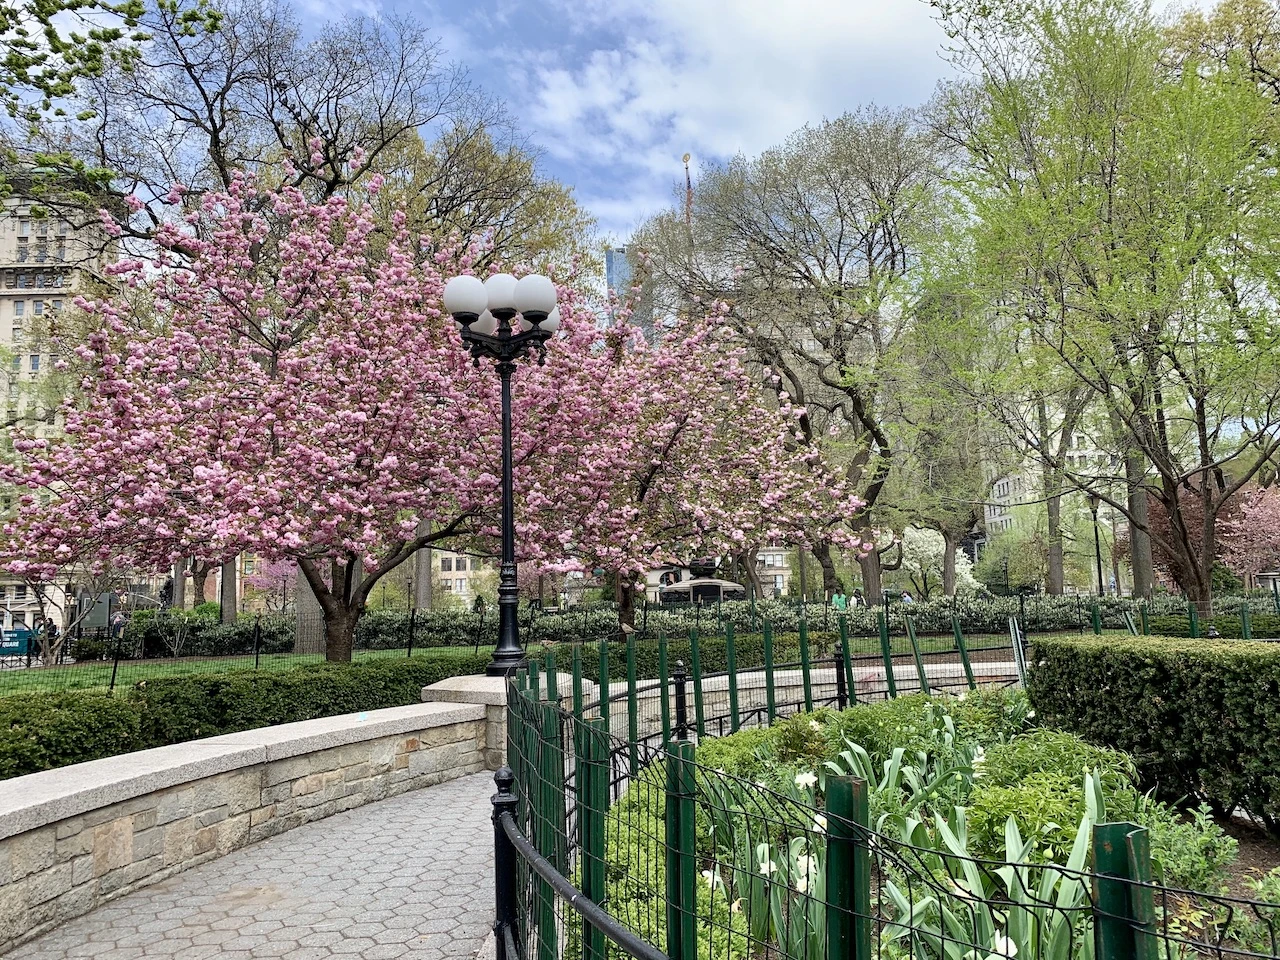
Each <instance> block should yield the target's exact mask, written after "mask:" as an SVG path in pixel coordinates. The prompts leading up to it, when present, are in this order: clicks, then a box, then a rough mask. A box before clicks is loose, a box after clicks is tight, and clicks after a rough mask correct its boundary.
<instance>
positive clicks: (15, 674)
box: [0, 630, 1127, 696]
mask: <svg viewBox="0 0 1280 960" xmlns="http://www.w3.org/2000/svg"><path fill="white" fill-rule="evenodd" d="M1103 633H1104V634H1111V635H1117V636H1123V635H1126V633H1127V631H1124V630H1104V631H1103ZM1036 636H1056V637H1063V636H1070V637H1074V636H1079V631H1075V630H1068V631H1062V632H1059V633H1046V634H1033V635H1032V637H1031V639H1032V640H1034V639H1035V637H1036ZM889 642H890V648H891V650H892V652H893V654H894V655H895V656H910V655H911V653H912V649H911V643H910V641H908V640H907V638H906V637H902V636H894V637H891V638H890V641H889ZM965 642H966V644H967V645H968V648H969V652H970V653H971V654H974V655H975V657H974V658H975V659H984V660H990V659H991V658H992V657H993V656H995V655H996V654H995V653H994V651H1001V650H1003V651H1006V652H1008V654H1009V659H1012V652H1011V651H1010V650H1009V635H1008V634H1007V633H997V634H974V635H967V634H966V636H965ZM919 645H920V652H921V653H925V654H947V653H951V654H954V652H955V640H954V638H953V637H952V636H950V635H949V634H948V635H942V636H924V637H920V638H919ZM533 649H534V650H536V649H537V647H536V645H535V646H534V648H533ZM472 650H473V648H472V647H421V648H418V649H415V650H414V651H413V655H414V656H415V657H458V656H463V655H465V654H470V653H471V652H472ZM492 650H493V647H492V646H491V645H483V644H482V645H481V646H480V652H482V653H488V652H490V651H492ZM983 650H988V651H993V652H992V653H988V654H986V655H985V656H978V654H979V653H980V651H983ZM817 653H818V650H817V649H816V645H815V650H814V655H815V656H816V655H817ZM849 653H850V654H851V655H853V656H857V657H867V656H873V657H876V658H879V657H880V656H881V655H882V654H881V650H880V640H879V638H877V637H850V638H849ZM404 656H405V651H404V650H357V651H356V652H355V659H356V660H357V661H359V660H372V659H378V658H383V657H401V658H403V657H404ZM1001 659H1003V658H1001ZM323 661H324V657H323V656H321V655H319V654H294V653H274V654H263V655H262V657H261V658H260V659H259V661H258V669H259V670H263V671H280V670H293V669H295V668H297V667H300V666H306V665H308V664H314V663H322V662H323ZM111 669H112V663H111V661H109V660H94V661H90V662H87V663H74V664H67V665H64V666H58V667H51V668H49V669H44V668H41V667H32V668H30V669H27V668H26V667H15V668H13V669H0V696H9V695H12V694H16V693H53V692H61V691H68V690H81V691H95V692H99V693H105V692H106V691H107V690H108V689H110V685H111ZM252 669H253V657H252V656H243V657H214V658H207V659H198V658H194V657H193V658H190V659H178V660H145V661H142V660H121V661H120V664H119V667H118V668H117V670H116V683H115V686H116V689H128V688H129V687H130V686H132V685H133V684H135V683H138V682H139V681H142V680H150V679H154V678H157V677H179V676H192V675H194V674H204V673H224V672H226V671H229V670H252ZM564 669H565V668H564V667H562V668H561V672H564Z"/></svg>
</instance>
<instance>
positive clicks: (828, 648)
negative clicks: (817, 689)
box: [530, 630, 838, 683]
mask: <svg viewBox="0 0 1280 960" xmlns="http://www.w3.org/2000/svg"><path fill="white" fill-rule="evenodd" d="M837 641H838V637H837V636H836V635H835V634H831V633H822V632H821V631H818V630H814V631H810V633H809V656H810V660H811V661H813V662H814V663H815V665H816V661H817V658H818V657H820V656H825V657H829V656H830V655H831V653H832V651H833V650H834V648H835V644H836V643H837ZM633 642H634V645H635V648H636V679H637V680H657V679H658V676H659V674H658V641H657V640H637V641H633ZM573 647H574V645H573V644H555V645H552V646H550V647H549V648H548V649H550V650H553V651H555V655H556V670H557V671H558V672H559V673H560V674H562V675H563V674H568V672H569V670H570V668H571V664H572V659H571V658H572V657H573ZM727 647H728V645H727V644H726V643H725V639H724V637H723V636H710V637H700V638H699V640H698V656H699V659H700V660H701V662H702V673H703V675H704V676H705V675H706V674H710V673H722V672H724V671H725V670H727V669H728V656H727V652H728V651H727ZM733 650H734V654H735V660H736V663H737V667H738V669H739V670H753V669H755V668H757V667H763V666H764V634H761V633H746V634H737V635H735V636H734V639H733ZM530 653H531V654H532V653H533V652H532V651H530ZM677 661H683V663H684V666H685V670H686V671H689V670H692V669H693V657H692V653H691V648H690V645H689V641H688V639H687V638H685V639H679V640H669V641H668V642H667V666H668V668H669V669H670V670H671V671H674V670H675V668H676V662H677ZM773 662H774V665H775V666H777V667H779V668H781V667H782V666H783V665H784V664H799V662H800V635H799V634H797V633H784V634H774V637H773ZM582 675H583V676H584V677H586V678H587V679H588V680H591V681H593V682H595V683H599V682H600V645H599V644H598V643H594V644H587V645H585V646H583V648H582ZM626 678H627V645H626V644H625V643H620V642H619V643H610V644H609V681H610V683H617V682H618V681H619V680H625V679H626Z"/></svg>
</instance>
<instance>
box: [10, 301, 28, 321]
mask: <svg viewBox="0 0 1280 960" xmlns="http://www.w3.org/2000/svg"><path fill="white" fill-rule="evenodd" d="M13 315H14V316H15V317H25V316H26V315H27V301H25V300H15V301H13Z"/></svg>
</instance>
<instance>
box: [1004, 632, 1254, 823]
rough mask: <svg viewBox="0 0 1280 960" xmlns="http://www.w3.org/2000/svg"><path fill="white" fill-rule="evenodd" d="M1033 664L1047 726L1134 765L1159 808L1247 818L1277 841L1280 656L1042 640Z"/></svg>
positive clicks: (1162, 642)
mask: <svg viewBox="0 0 1280 960" xmlns="http://www.w3.org/2000/svg"><path fill="white" fill-rule="evenodd" d="M1031 660H1032V669H1031V675H1030V678H1029V681H1028V693H1029V695H1030V698H1031V703H1032V706H1034V707H1035V710H1036V713H1037V719H1038V720H1039V721H1040V722H1041V723H1043V724H1045V725H1046V726H1052V727H1057V728H1060V729H1063V730H1069V731H1071V732H1073V733H1077V734H1079V735H1080V736H1082V737H1084V738H1085V739H1086V740H1089V741H1090V742H1092V743H1096V744H1104V745H1106V746H1110V747H1114V748H1116V749H1118V750H1123V751H1125V752H1126V753H1128V754H1130V755H1131V756H1132V757H1133V758H1134V760H1135V761H1136V762H1137V765H1138V770H1139V773H1140V776H1141V778H1142V780H1143V782H1144V784H1146V785H1149V786H1152V787H1154V788H1155V789H1156V791H1157V794H1158V795H1159V796H1162V797H1164V798H1166V799H1170V800H1175V801H1176V800H1179V799H1181V798H1184V797H1191V798H1194V799H1195V800H1197V801H1200V800H1203V801H1206V802H1208V803H1210V804H1211V805H1212V806H1213V807H1214V808H1215V809H1216V810H1232V809H1234V808H1236V807H1240V808H1242V809H1244V810H1246V811H1247V812H1249V813H1251V814H1252V815H1254V816H1255V817H1257V818H1259V819H1260V820H1262V822H1264V823H1265V824H1266V825H1267V826H1268V828H1269V829H1270V830H1271V831H1272V832H1273V833H1280V778H1278V777H1276V774H1275V771H1276V770H1280V711H1277V710H1276V709H1275V704H1276V703H1277V702H1280V646H1277V645H1273V644H1268V643H1246V642H1242V641H1235V642H1233V641H1216V642H1213V641H1207V640H1176V639H1174V640H1170V639H1161V638H1156V637H1081V638H1070V639H1051V640H1048V639H1045V640H1039V639H1038V640H1036V641H1035V643H1034V646H1033V651H1032V658H1031Z"/></svg>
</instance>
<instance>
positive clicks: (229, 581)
mask: <svg viewBox="0 0 1280 960" xmlns="http://www.w3.org/2000/svg"><path fill="white" fill-rule="evenodd" d="M219 599H220V600H221V602H222V622H223V623H235V622H236V617H237V615H238V614H239V597H238V596H237V591H236V558H235V557H232V558H231V559H230V560H228V561H226V562H225V563H223V564H222V593H221V596H220V597H219Z"/></svg>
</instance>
